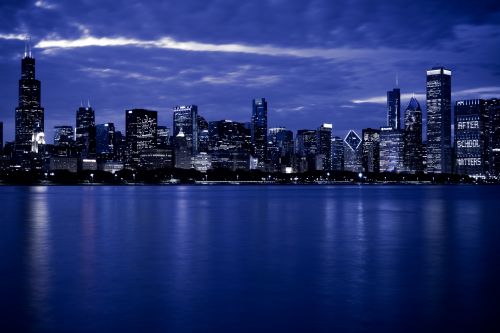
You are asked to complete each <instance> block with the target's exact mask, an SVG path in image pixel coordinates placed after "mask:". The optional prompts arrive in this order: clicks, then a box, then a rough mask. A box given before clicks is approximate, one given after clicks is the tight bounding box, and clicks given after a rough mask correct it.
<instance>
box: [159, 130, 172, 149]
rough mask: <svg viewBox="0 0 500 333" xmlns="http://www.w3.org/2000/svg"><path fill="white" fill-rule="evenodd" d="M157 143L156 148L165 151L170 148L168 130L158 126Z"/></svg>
mask: <svg viewBox="0 0 500 333" xmlns="http://www.w3.org/2000/svg"><path fill="white" fill-rule="evenodd" d="M157 132H158V142H157V147H158V148H161V149H165V148H167V147H168V146H170V128H168V127H167V126H158V130H157Z"/></svg>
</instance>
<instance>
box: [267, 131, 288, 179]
mask: <svg viewBox="0 0 500 333" xmlns="http://www.w3.org/2000/svg"><path fill="white" fill-rule="evenodd" d="M293 145H294V143H293V132H292V131H290V130H288V129H286V128H284V127H274V128H270V129H269V131H268V136H267V156H268V159H269V171H271V172H285V168H286V167H292V160H293Z"/></svg>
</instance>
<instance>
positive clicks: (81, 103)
mask: <svg viewBox="0 0 500 333" xmlns="http://www.w3.org/2000/svg"><path fill="white" fill-rule="evenodd" d="M80 107H81V108H83V99H80Z"/></svg>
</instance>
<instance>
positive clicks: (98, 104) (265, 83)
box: [0, 0, 500, 143]
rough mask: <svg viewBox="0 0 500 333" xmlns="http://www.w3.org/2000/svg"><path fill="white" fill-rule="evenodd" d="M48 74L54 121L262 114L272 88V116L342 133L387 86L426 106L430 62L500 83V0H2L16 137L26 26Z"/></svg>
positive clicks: (9, 134)
mask: <svg viewBox="0 0 500 333" xmlns="http://www.w3.org/2000/svg"><path fill="white" fill-rule="evenodd" d="M26 34H29V35H31V38H32V44H33V53H34V57H35V58H36V61H37V78H38V79H39V80H41V81H42V106H44V107H45V133H46V137H47V142H50V143H51V142H52V137H53V126H55V125H72V126H74V125H75V112H76V109H77V108H78V107H79V106H80V101H81V100H84V103H86V101H87V99H90V103H91V105H92V106H93V107H94V109H95V110H96V122H97V123H104V122H114V123H115V124H116V125H117V127H118V129H121V130H123V127H124V118H125V117H124V114H125V112H124V111H125V110H126V109H129V108H134V107H137V108H139V107H140V108H150V109H153V110H157V111H158V112H159V113H158V118H159V124H160V125H168V126H171V123H172V106H174V105H182V104H197V105H198V107H199V112H200V114H201V115H202V116H204V117H205V118H206V119H207V120H209V121H210V120H220V119H232V120H235V121H249V120H250V117H251V100H252V98H256V97H265V98H266V99H268V101H269V114H268V119H269V121H268V122H269V127H274V126H286V127H288V128H290V129H292V130H294V131H296V130H297V129H299V128H312V129H314V128H317V127H318V126H319V125H320V124H321V123H324V122H330V123H333V128H334V135H339V136H342V137H343V136H344V135H345V134H346V132H347V130H348V129H351V128H352V129H355V130H357V131H359V130H361V129H362V128H364V127H375V128H377V127H380V126H383V125H385V121H386V120H385V119H386V108H385V94H386V91H387V90H390V89H392V88H393V87H394V86H395V78H396V75H397V76H398V77H399V87H400V88H401V93H402V109H403V110H404V108H405V107H406V104H407V103H408V100H409V98H410V97H411V94H412V93H415V94H416V97H417V99H418V100H419V102H420V104H421V105H422V107H424V108H425V97H424V95H423V94H424V93H425V71H426V69H429V68H431V67H433V66H437V65H442V66H445V67H447V68H449V69H451V70H452V72H453V78H452V90H453V99H454V100H455V99H463V98H480V97H484V98H486V97H500V2H499V1H498V0H494V1H489V0H487V1H484V0H483V1H481V0H480V1H427V0H420V1H406V0H403V1H394V0H387V1H380V0H378V1H368V0H362V1H355V0H350V1H349V0H345V1H342V0H340V1H339V0H335V1H333V0H317V1H314V0H310V1H307V0H288V1H285V0H255V1H241V0H235V1H230V0H204V1H200V0H168V1H161V2H160V1H136V2H134V1H130V0H127V1H120V0H113V1H108V0H99V1H97V0H93V1H92V0H86V1H64V2H59V1H53V0H39V1H22V0H15V1H12V0H7V1H6V0H2V2H1V4H0V73H1V80H0V121H3V122H4V124H5V125H4V127H5V129H4V131H5V134H4V135H5V139H6V140H13V137H14V109H15V107H16V105H17V98H18V79H19V78H20V59H21V57H22V54H23V52H24V41H23V39H24V36H25V35H26Z"/></svg>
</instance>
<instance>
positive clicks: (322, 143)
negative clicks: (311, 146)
mask: <svg viewBox="0 0 500 333" xmlns="http://www.w3.org/2000/svg"><path fill="white" fill-rule="evenodd" d="M332 128H333V126H332V124H323V125H321V126H320V127H319V128H318V130H317V131H316V133H317V136H316V140H317V146H318V154H319V155H321V157H320V158H321V160H322V163H321V165H317V166H316V169H317V170H323V171H330V170H331V169H332Z"/></svg>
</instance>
